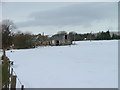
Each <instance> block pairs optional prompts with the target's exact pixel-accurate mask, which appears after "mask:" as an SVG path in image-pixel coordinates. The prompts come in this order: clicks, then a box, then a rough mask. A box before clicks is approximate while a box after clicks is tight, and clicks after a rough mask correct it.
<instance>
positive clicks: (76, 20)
mask: <svg viewBox="0 0 120 90" xmlns="http://www.w3.org/2000/svg"><path fill="white" fill-rule="evenodd" d="M61 4H62V3H61ZM46 7H47V6H46ZM48 8H49V7H48ZM29 18H33V20H31V21H27V22H21V23H17V25H18V26H20V27H29V26H41V25H42V26H43V25H60V26H65V25H81V26H86V27H88V26H90V23H91V22H93V21H96V20H98V21H99V20H104V19H117V3H113V2H111V3H110V2H109V3H107V2H106V3H105V2H104V3H100V2H99V3H91V2H90V3H76V4H75V3H74V4H73V5H69V6H66V7H62V8H59V9H54V10H49V11H48V10H47V11H41V12H33V13H32V14H31V15H30V16H29Z"/></svg>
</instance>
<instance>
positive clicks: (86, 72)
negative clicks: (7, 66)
mask: <svg viewBox="0 0 120 90" xmlns="http://www.w3.org/2000/svg"><path fill="white" fill-rule="evenodd" d="M76 44H77V45H71V46H53V47H50V46H49V47H38V48H35V49H21V50H13V52H10V51H7V56H8V57H9V58H10V59H11V60H12V61H14V66H13V67H14V70H15V72H16V73H17V75H18V77H19V79H20V80H21V82H22V83H23V84H24V85H25V87H26V88H117V87H118V41H117V40H110V41H92V42H90V41H81V42H76ZM17 86H18V87H20V86H19V83H18V85H17Z"/></svg>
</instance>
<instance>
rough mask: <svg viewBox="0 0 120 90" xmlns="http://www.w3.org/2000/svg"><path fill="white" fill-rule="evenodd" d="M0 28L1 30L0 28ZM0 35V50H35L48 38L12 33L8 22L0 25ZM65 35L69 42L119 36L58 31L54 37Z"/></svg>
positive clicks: (11, 24)
mask: <svg viewBox="0 0 120 90" xmlns="http://www.w3.org/2000/svg"><path fill="white" fill-rule="evenodd" d="M1 27H2V28H1ZM0 29H1V31H0V34H1V33H2V49H10V48H15V49H28V48H35V47H37V46H45V45H49V41H50V37H49V35H44V34H40V33H39V34H36V35H35V34H31V33H22V32H16V33H15V32H14V30H15V29H16V27H15V25H14V23H13V22H12V21H10V20H3V21H2V23H0ZM60 34H66V35H68V36H69V37H70V39H71V41H82V40H112V39H120V35H119V34H115V33H113V34H112V35H111V33H110V31H109V30H108V31H106V32H104V31H102V32H99V33H92V32H90V33H85V34H78V33H76V32H66V31H60V32H58V33H57V34H55V35H60Z"/></svg>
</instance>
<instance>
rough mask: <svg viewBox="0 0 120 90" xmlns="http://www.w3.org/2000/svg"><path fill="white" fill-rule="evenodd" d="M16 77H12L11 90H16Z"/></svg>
mask: <svg viewBox="0 0 120 90" xmlns="http://www.w3.org/2000/svg"><path fill="white" fill-rule="evenodd" d="M16 77H17V76H16V75H12V76H11V90H16Z"/></svg>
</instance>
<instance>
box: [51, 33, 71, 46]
mask: <svg viewBox="0 0 120 90" xmlns="http://www.w3.org/2000/svg"><path fill="white" fill-rule="evenodd" d="M71 44H72V40H71V39H70V37H69V36H68V35H67V34H65V35H64V34H63V35H61V34H60V35H59V34H58V35H53V36H52V37H51V38H50V45H53V46H60V45H71Z"/></svg>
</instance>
